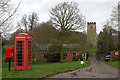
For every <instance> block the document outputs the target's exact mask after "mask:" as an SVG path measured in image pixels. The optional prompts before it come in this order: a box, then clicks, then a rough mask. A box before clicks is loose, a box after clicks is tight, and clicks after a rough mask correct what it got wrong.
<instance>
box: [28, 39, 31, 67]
mask: <svg viewBox="0 0 120 80" xmlns="http://www.w3.org/2000/svg"><path fill="white" fill-rule="evenodd" d="M31 56H32V55H31V41H28V66H30V65H31Z"/></svg>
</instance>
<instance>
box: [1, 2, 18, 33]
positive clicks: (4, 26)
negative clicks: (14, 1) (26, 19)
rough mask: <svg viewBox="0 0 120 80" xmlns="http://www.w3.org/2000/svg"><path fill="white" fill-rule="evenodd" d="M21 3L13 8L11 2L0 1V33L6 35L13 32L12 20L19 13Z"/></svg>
mask: <svg viewBox="0 0 120 80" xmlns="http://www.w3.org/2000/svg"><path fill="white" fill-rule="evenodd" d="M19 6H20V3H19V4H18V5H17V7H15V8H13V7H12V6H11V5H10V0H0V32H1V33H5V32H7V31H10V30H11V28H12V27H11V26H12V25H11V19H12V18H13V16H14V15H15V13H16V12H17V10H18V8H19Z"/></svg>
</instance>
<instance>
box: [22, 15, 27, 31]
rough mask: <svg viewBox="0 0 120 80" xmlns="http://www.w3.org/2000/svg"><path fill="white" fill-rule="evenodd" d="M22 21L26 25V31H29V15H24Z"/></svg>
mask: <svg viewBox="0 0 120 80" xmlns="http://www.w3.org/2000/svg"><path fill="white" fill-rule="evenodd" d="M21 23H22V24H23V26H24V27H25V32H26V33H27V31H28V21H27V15H24V16H23V17H22V20H21Z"/></svg>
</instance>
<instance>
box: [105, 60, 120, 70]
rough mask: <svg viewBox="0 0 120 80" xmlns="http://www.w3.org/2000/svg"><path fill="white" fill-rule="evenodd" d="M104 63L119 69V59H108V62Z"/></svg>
mask: <svg viewBox="0 0 120 80" xmlns="http://www.w3.org/2000/svg"><path fill="white" fill-rule="evenodd" d="M106 64H109V65H111V66H113V67H116V68H119V69H120V61H109V62H106Z"/></svg>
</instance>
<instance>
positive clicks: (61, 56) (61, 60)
mask: <svg viewBox="0 0 120 80" xmlns="http://www.w3.org/2000/svg"><path fill="white" fill-rule="evenodd" d="M60 62H64V61H63V44H61V50H60Z"/></svg>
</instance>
